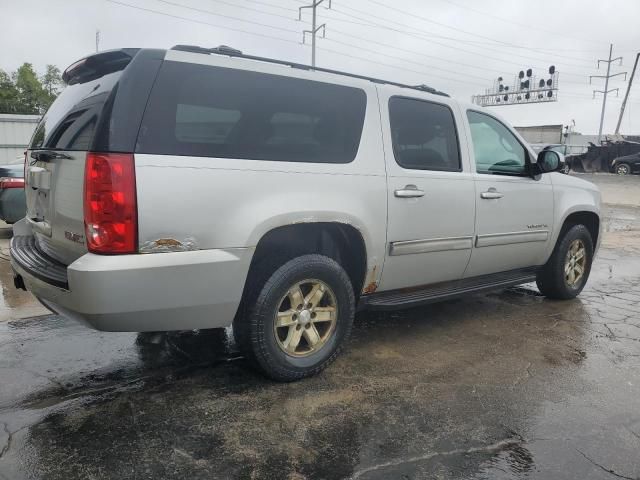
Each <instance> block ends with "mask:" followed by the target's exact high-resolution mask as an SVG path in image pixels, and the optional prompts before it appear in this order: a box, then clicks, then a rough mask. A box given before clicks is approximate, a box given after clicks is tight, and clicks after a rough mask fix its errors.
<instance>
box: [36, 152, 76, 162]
mask: <svg viewBox="0 0 640 480" xmlns="http://www.w3.org/2000/svg"><path fill="white" fill-rule="evenodd" d="M31 158H33V159H34V160H35V161H36V162H48V161H49V160H53V159H54V158H67V159H70V158H71V157H70V156H69V155H67V154H66V153H60V152H56V151H55V150H37V151H35V152H31Z"/></svg>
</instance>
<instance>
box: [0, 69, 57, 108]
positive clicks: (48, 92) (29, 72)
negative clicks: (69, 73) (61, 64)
mask: <svg viewBox="0 0 640 480" xmlns="http://www.w3.org/2000/svg"><path fill="white" fill-rule="evenodd" d="M61 88H62V75H61V74H60V69H59V68H58V67H56V66H55V65H47V66H46V69H45V72H44V74H43V75H41V76H38V74H37V72H36V71H35V70H34V68H33V65H32V64H30V63H23V64H22V66H20V68H18V69H17V70H16V71H15V72H12V73H7V72H5V71H4V70H2V69H0V113H20V114H32V115H42V114H43V113H44V112H46V110H47V108H49V105H51V104H52V103H53V101H54V100H55V99H56V97H57V96H58V93H59V91H60V89H61Z"/></svg>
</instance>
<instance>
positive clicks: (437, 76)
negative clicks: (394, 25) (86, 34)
mask: <svg viewBox="0 0 640 480" xmlns="http://www.w3.org/2000/svg"><path fill="white" fill-rule="evenodd" d="M106 1H107V2H109V3H113V4H116V5H120V6H124V7H127V8H132V9H136V10H140V11H144V12H148V13H154V14H157V15H162V16H166V17H170V18H174V19H177V20H182V21H185V22H191V23H196V24H200V25H205V26H209V27H213V28H219V29H223V30H229V31H234V32H240V33H245V34H248V35H253V36H258V37H261V38H268V39H272V40H277V41H280V42H286V43H291V44H296V45H299V42H296V41H294V40H289V39H286V38H282V37H277V36H274V35H269V34H263V33H257V32H255V31H248V30H244V29H241V28H235V27H229V26H226V25H221V24H215V23H210V22H205V21H202V20H196V19H192V18H188V17H183V16H179V15H174V14H171V13H167V12H162V11H159V10H155V9H150V8H145V7H140V6H137V5H131V4H128V3H125V2H120V1H118V0H106ZM206 13H210V14H216V15H217V13H213V12H206ZM253 23H259V22H253ZM292 32H296V31H292ZM296 33H297V32H296ZM327 40H328V39H327ZM336 42H337V43H343V44H344V45H347V46H351V47H353V48H361V47H359V46H357V45H351V44H347V43H345V42H339V41H336ZM318 50H322V51H325V52H328V53H332V54H335V55H339V56H343V57H348V58H353V59H358V60H362V61H364V62H368V63H373V64H377V65H381V66H384V67H387V68H392V69H395V70H402V71H406V72H411V73H415V74H419V75H420V76H424V75H426V76H428V77H434V78H439V79H442V80H446V81H452V82H457V83H463V84H468V85H477V83H476V82H470V81H465V80H462V79H460V78H451V77H446V76H442V75H438V74H435V73H433V72H425V71H420V70H415V69H410V68H405V67H401V66H398V65H393V64H387V63H384V62H380V61H376V60H372V59H371V58H367V57H362V56H358V55H354V54H349V53H346V52H343V51H336V50H332V49H329V48H321V47H318ZM370 51H371V52H372V53H375V54H378V55H380V52H378V51H374V50H370ZM387 56H389V57H391V56H390V55H387ZM391 58H396V57H391ZM401 61H406V59H401ZM411 63H417V62H411ZM431 68H435V69H438V68H437V67H431ZM455 73H457V72H455Z"/></svg>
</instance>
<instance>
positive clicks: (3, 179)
mask: <svg viewBox="0 0 640 480" xmlns="http://www.w3.org/2000/svg"><path fill="white" fill-rule="evenodd" d="M26 210H27V205H26V199H25V194H24V157H19V158H17V159H16V161H15V163H14V162H12V163H10V164H8V165H0V220H4V221H5V222H6V223H15V222H17V221H18V220H20V219H21V218H24V215H25V212H26Z"/></svg>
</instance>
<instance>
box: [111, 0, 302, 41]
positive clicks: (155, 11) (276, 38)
mask: <svg viewBox="0 0 640 480" xmlns="http://www.w3.org/2000/svg"><path fill="white" fill-rule="evenodd" d="M105 1H107V2H109V3H114V4H116V5H121V6H123V7H128V8H133V9H136V10H141V11H143V12H149V13H155V14H157V15H163V16H165V17H171V18H175V19H178V20H183V21H186V22H192V23H199V24H201V25H207V26H210V27H215V28H220V29H223V30H229V31H232V32H240V33H246V34H247V35H254V36H256V37H262V38H269V39H271V40H278V41H280V42H287V43H293V44H296V45H299V42H296V41H295V40H289V39H286V38H282V37H276V36H274V35H268V34H266V33H257V32H251V31H249V30H243V29H241V28H234V27H228V26H226V25H220V24H216V23H209V22H203V21H202V20H195V19H193V18H188V17H181V16H179V15H173V14H171V13H166V12H161V11H159V10H154V9H152V8H145V7H139V6H137V5H131V4H129V3H125V2H119V1H118V0H105ZM291 31H292V32H294V33H297V31H295V30H291Z"/></svg>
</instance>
